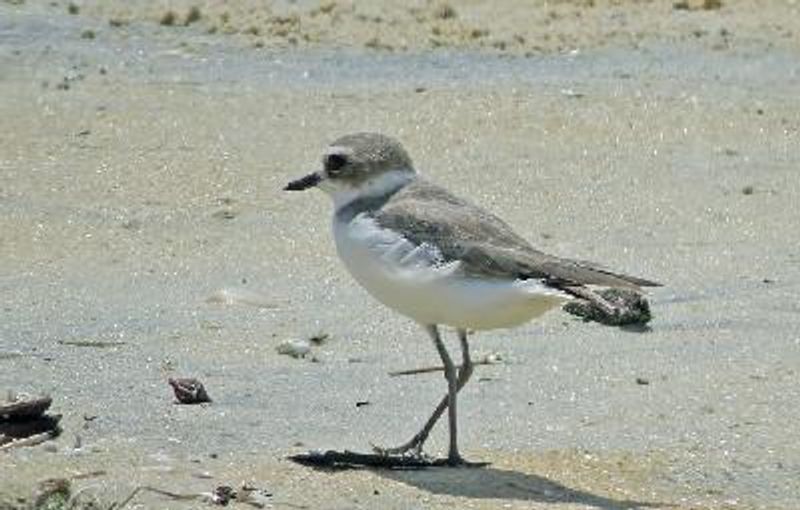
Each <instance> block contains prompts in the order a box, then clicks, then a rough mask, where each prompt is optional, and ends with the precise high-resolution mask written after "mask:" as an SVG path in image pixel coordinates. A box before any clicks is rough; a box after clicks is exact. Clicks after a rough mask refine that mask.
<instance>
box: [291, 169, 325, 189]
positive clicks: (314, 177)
mask: <svg viewBox="0 0 800 510" xmlns="http://www.w3.org/2000/svg"><path fill="white" fill-rule="evenodd" d="M321 180H322V177H320V175H319V172H311V173H310V174H308V175H306V176H305V177H301V178H299V179H297V180H294V181H292V182H290V183H289V184H287V185H286V186H285V187H284V188H283V190H284V191H303V190H304V189H308V188H313V187H314V186H316V185H317V184H319V181H321Z"/></svg>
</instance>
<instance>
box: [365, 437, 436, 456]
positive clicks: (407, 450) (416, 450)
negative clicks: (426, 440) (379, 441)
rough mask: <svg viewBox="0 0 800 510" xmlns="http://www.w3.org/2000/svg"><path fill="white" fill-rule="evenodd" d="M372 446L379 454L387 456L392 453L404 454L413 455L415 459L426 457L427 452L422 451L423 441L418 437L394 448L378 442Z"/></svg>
mask: <svg viewBox="0 0 800 510" xmlns="http://www.w3.org/2000/svg"><path fill="white" fill-rule="evenodd" d="M370 446H372V451H373V452H375V453H377V454H378V455H383V456H385V457H389V456H392V455H402V456H404V457H412V458H415V459H424V458H425V454H424V453H422V442H421V441H419V440H417V438H414V439H412V440H411V441H409V442H407V443H405V444H402V445H400V446H395V447H393V448H384V447H382V446H378V445H376V444H371V445H370Z"/></svg>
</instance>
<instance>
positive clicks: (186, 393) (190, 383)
mask: <svg viewBox="0 0 800 510" xmlns="http://www.w3.org/2000/svg"><path fill="white" fill-rule="evenodd" d="M167 382H168V383H169V385H170V386H172V391H173V392H174V393H175V398H176V399H178V402H179V403H181V404H202V403H204V402H211V398H210V397H209V396H208V393H207V392H206V389H205V387H204V386H203V383H201V382H200V381H199V380H197V379H195V378H192V377H187V378H180V379H178V378H175V379H173V378H169V379H168V380H167Z"/></svg>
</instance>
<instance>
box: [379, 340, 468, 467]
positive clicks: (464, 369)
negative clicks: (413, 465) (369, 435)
mask: <svg viewBox="0 0 800 510" xmlns="http://www.w3.org/2000/svg"><path fill="white" fill-rule="evenodd" d="M426 330H427V331H428V334H429V335H431V338H432V339H433V341H434V343H435V344H436V349H437V350H438V351H439V354H440V356H441V355H442V352H444V356H442V362H443V363H444V366H445V377H446V378H447V381H448V392H447V395H445V396H444V398H442V400H441V401H440V402H439V405H438V406H436V409H434V411H433V414H431V417H430V418H428V421H427V422H425V425H424V426H423V427H422V429H421V430H420V431H419V432H417V433H416V434H415V435H414V437H412V438H411V440H410V441H408V442H407V443H404V444H402V445H400V446H398V447H395V448H380V447H374V449H375V451H376V452H378V453H381V454H384V455H397V454H404V453H407V452H409V451H411V452H413V453H414V454H415V455H422V445H423V444H425V441H426V440H427V439H428V435H429V434H430V432H431V430H432V429H433V426H434V425H436V422H437V421H438V420H439V418H440V417H441V416H442V414H443V413H444V411H445V409H448V408H449V407H450V401H451V398H452V400H453V403H455V394H456V393H458V391H460V390H461V388H463V387H464V385H465V384H467V381H469V378H470V376H471V375H472V370H473V364H472V359H471V358H470V355H469V344H468V343H467V332H466V330H463V329H459V330H458V338H459V340H460V341H461V352H462V356H463V363H462V366H461V368H460V369H459V370H458V377H457V378H456V384H455V391H451V384H450V381H451V379H452V378H453V377H448V373H449V374H450V375H451V376H453V375H454V372H455V366H454V365H453V361H452V360H451V359H450V355H449V354H448V353H447V350H445V348H444V344H443V343H442V340H441V338H440V336H439V330H438V328H436V326H428V327H426ZM445 356H446V359H445ZM448 365H449V366H450V370H449V371H448ZM455 408H456V407H455V405H454V406H453V407H452V409H455ZM451 415H452V416H453V418H454V417H455V416H454V415H455V412H453V413H452V414H451ZM455 429H456V422H455V419H451V422H450V452H449V455H448V462H450V463H453V464H459V463H461V462H462V461H461V458H460V456H459V455H458V446H457V435H456V434H455V433H454V432H455Z"/></svg>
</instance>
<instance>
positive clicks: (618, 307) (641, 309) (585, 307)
mask: <svg viewBox="0 0 800 510" xmlns="http://www.w3.org/2000/svg"><path fill="white" fill-rule="evenodd" d="M597 294H599V295H600V296H601V297H602V298H603V299H605V300H606V301H607V302H608V303H609V304H610V305H612V306H613V308H614V310H615V313H609V312H608V311H607V310H604V309H603V308H602V307H600V306H599V305H597V304H596V303H594V302H591V301H587V300H583V299H575V300H573V301H570V302H569V303H567V304H566V305H564V311H565V312H567V313H570V314H572V315H576V316H578V317H581V318H583V319H584V320H586V321H594V322H599V323H601V324H605V325H607V326H635V325H638V326H641V325H644V324H647V323H648V322H650V319H652V318H653V316H652V315H651V314H650V303H649V302H648V301H647V298H645V297H644V296H643V295H641V294H639V293H638V292H636V291H634V290H629V289H605V290H602V291H599V292H597Z"/></svg>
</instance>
